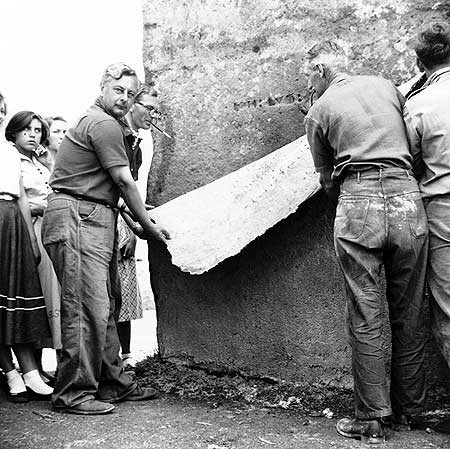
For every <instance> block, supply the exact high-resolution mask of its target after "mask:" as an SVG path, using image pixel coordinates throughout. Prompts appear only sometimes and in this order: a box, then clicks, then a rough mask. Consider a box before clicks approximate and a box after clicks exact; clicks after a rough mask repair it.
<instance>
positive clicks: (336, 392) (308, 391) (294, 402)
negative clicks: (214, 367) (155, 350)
mask: <svg viewBox="0 0 450 449" xmlns="http://www.w3.org/2000/svg"><path fill="white" fill-rule="evenodd" d="M135 371H136V376H137V377H138V379H139V381H140V382H142V383H143V384H145V385H151V386H153V387H154V388H157V389H158V390H159V391H161V392H164V393H167V394H170V395H175V396H178V397H185V398H189V399H196V400H206V401H208V402H209V403H212V405H213V406H214V405H219V404H220V403H223V402H241V403H247V404H254V405H257V406H263V407H268V408H281V409H289V410H298V411H300V412H302V413H306V414H309V415H311V416H322V415H324V414H326V412H327V410H326V409H328V410H329V411H332V412H333V413H334V415H335V416H336V415H348V414H351V413H352V410H353V406H352V401H353V393H352V391H350V390H348V389H339V388H331V387H327V386H325V385H295V384H292V383H287V382H280V381H276V380H275V379H269V380H264V379H255V378H250V377H245V376H242V375H240V374H236V373H233V374H226V373H223V372H210V371H207V370H205V369H199V368H196V367H190V366H186V365H181V364H175V363H172V362H166V361H163V360H161V359H160V358H159V357H158V356H154V357H148V358H147V359H145V360H144V361H142V362H140V363H139V364H138V365H137V366H136V370H135ZM324 411H325V413H324Z"/></svg>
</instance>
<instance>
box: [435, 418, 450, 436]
mask: <svg viewBox="0 0 450 449" xmlns="http://www.w3.org/2000/svg"><path fill="white" fill-rule="evenodd" d="M434 430H435V431H436V432H440V433H450V418H445V419H443V420H442V421H439V422H438V423H437V424H436V425H435V426H434Z"/></svg>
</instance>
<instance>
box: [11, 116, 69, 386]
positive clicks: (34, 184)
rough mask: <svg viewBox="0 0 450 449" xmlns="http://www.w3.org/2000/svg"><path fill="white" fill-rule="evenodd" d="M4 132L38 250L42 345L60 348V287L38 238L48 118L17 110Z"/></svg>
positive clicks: (46, 167)
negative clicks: (46, 327)
mask: <svg viewBox="0 0 450 449" xmlns="http://www.w3.org/2000/svg"><path fill="white" fill-rule="evenodd" d="M5 134H6V138H7V139H8V140H9V141H10V142H12V143H13V144H14V146H15V147H16V149H17V151H18V152H19V156H20V164H21V172H22V180H23V185H24V189H25V193H26V195H27V198H28V203H29V205H30V213H31V217H32V222H33V226H34V231H35V234H36V237H37V242H38V245H39V248H40V251H41V262H40V264H39V266H38V271H39V278H40V282H41V287H42V292H43V294H44V298H45V303H46V306H47V315H48V321H49V323H50V329H51V332H52V339H51V340H49V341H48V342H47V344H46V345H45V346H44V347H53V348H54V349H56V350H59V349H60V348H61V324H60V304H61V289H60V286H59V282H58V279H57V277H56V273H55V270H54V268H53V264H52V262H51V260H50V258H49V257H48V255H47V252H46V251H45V249H44V247H43V245H42V239H41V228H42V217H43V214H44V210H45V209H46V207H47V198H48V195H49V193H50V188H49V185H48V182H49V178H50V171H51V168H52V163H51V161H50V162H49V152H48V150H47V149H46V148H44V147H43V146H42V144H43V142H45V141H46V140H47V138H48V136H49V128H48V125H47V122H46V121H45V120H43V119H42V117H41V116H39V115H38V114H36V113H34V112H32V111H20V112H18V113H17V114H15V115H14V116H13V117H12V118H11V120H10V121H9V123H8V126H7V127H6V132H5ZM35 357H36V359H37V361H38V365H39V367H40V370H41V375H42V376H43V378H44V380H54V379H53V378H52V376H50V375H49V374H47V373H44V372H43V370H42V366H41V364H40V360H41V354H40V352H39V350H37V351H36V353H35Z"/></svg>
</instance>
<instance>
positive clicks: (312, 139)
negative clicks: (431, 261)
mask: <svg viewBox="0 0 450 449" xmlns="http://www.w3.org/2000/svg"><path fill="white" fill-rule="evenodd" d="M335 50H337V51H335ZM310 56H311V61H310V64H309V65H308V75H309V86H310V89H311V90H312V91H313V92H314V94H315V95H316V97H318V100H317V101H316V102H315V103H314V105H313V106H312V107H311V109H310V110H309V112H308V114H307V116H306V119H305V124H306V132H307V137H308V142H309V145H310V148H311V152H312V155H313V159H314V164H315V167H316V171H317V172H319V174H320V181H321V184H322V185H323V187H324V188H325V191H326V192H327V193H328V194H329V195H330V196H331V197H332V198H333V199H334V200H336V199H337V196H338V195H339V201H338V205H337V210H336V219H335V223H334V245H335V250H336V254H337V257H338V261H339V264H340V266H341V269H342V272H343V275H344V282H345V290H346V296H347V312H348V326H349V335H350V343H351V346H352V372H353V379H354V392H355V394H354V398H355V418H353V419H348V418H344V419H341V420H340V421H339V422H338V423H337V426H336V428H337V431H338V432H339V433H340V434H341V435H343V436H346V437H352V438H362V439H364V440H367V441H368V442H369V443H381V442H382V441H384V438H385V435H384V429H383V420H384V419H385V418H387V417H389V416H391V415H392V421H393V423H394V425H395V426H397V427H400V426H404V427H408V426H409V425H410V421H411V419H412V416H413V415H415V414H417V413H418V412H420V411H421V407H422V406H423V402H424V398H425V389H424V386H425V383H424V381H425V379H424V369H423V368H424V341H425V337H424V323H423V315H424V313H423V311H424V309H423V306H424V301H423V292H424V280H425V268H426V260H427V243H428V240H427V222H426V217H425V211H424V207H423V203H422V199H421V196H420V192H419V188H418V184H417V181H416V179H415V177H414V175H413V173H412V156H411V154H410V152H409V146H408V141H407V137H406V133H405V126H404V123H403V119H402V106H403V103H404V99H403V97H402V95H401V94H400V93H399V92H398V91H397V89H396V88H395V87H394V86H393V85H392V83H390V82H389V81H387V80H385V79H383V78H380V77H375V76H349V75H347V74H343V73H340V72H339V71H337V69H336V64H337V63H338V61H339V59H340V57H339V50H338V49H336V48H335V47H333V46H332V45H329V46H328V48H327V46H326V45H325V44H324V45H323V46H322V48H320V46H317V47H316V49H315V51H312V52H311V55H310ZM383 266H384V270H385V274H386V284H387V285H386V286H387V288H386V298H387V301H388V305H389V312H390V313H389V319H390V324H391V330H392V362H391V382H390V389H389V380H388V378H387V375H386V369H385V362H384V352H383V339H382V325H383V322H382V321H383V320H382V317H383V309H384V304H383V297H384V292H383V291H382V285H383V283H382V281H381V277H382V270H381V268H382V267H383Z"/></svg>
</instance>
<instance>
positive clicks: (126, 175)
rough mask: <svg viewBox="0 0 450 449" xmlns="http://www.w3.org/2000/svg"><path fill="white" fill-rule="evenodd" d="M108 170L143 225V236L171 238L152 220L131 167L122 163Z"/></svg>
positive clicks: (160, 238) (159, 238) (162, 239)
mask: <svg viewBox="0 0 450 449" xmlns="http://www.w3.org/2000/svg"><path fill="white" fill-rule="evenodd" d="M108 171H109V174H110V175H111V177H112V179H113V181H114V182H115V183H116V184H117V185H118V186H119V188H120V191H121V192H122V196H123V199H124V201H125V204H126V205H127V206H128V208H129V209H130V211H131V213H132V214H133V216H134V218H135V219H136V220H137V222H138V223H139V224H140V225H141V226H142V228H143V231H144V235H143V236H142V237H143V238H147V237H153V238H156V239H157V240H161V241H163V242H165V241H166V240H168V239H170V235H169V233H168V232H167V231H166V230H165V229H164V228H163V227H161V226H159V225H158V224H156V223H155V222H152V220H151V219H150V218H149V216H148V214H147V211H146V208H145V206H144V203H143V201H142V199H141V196H140V195H139V191H138V189H137V187H136V183H135V182H134V180H133V178H132V176H131V173H130V169H129V167H128V166H126V165H121V166H118V167H111V168H110V169H108ZM140 237H141V236H140Z"/></svg>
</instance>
